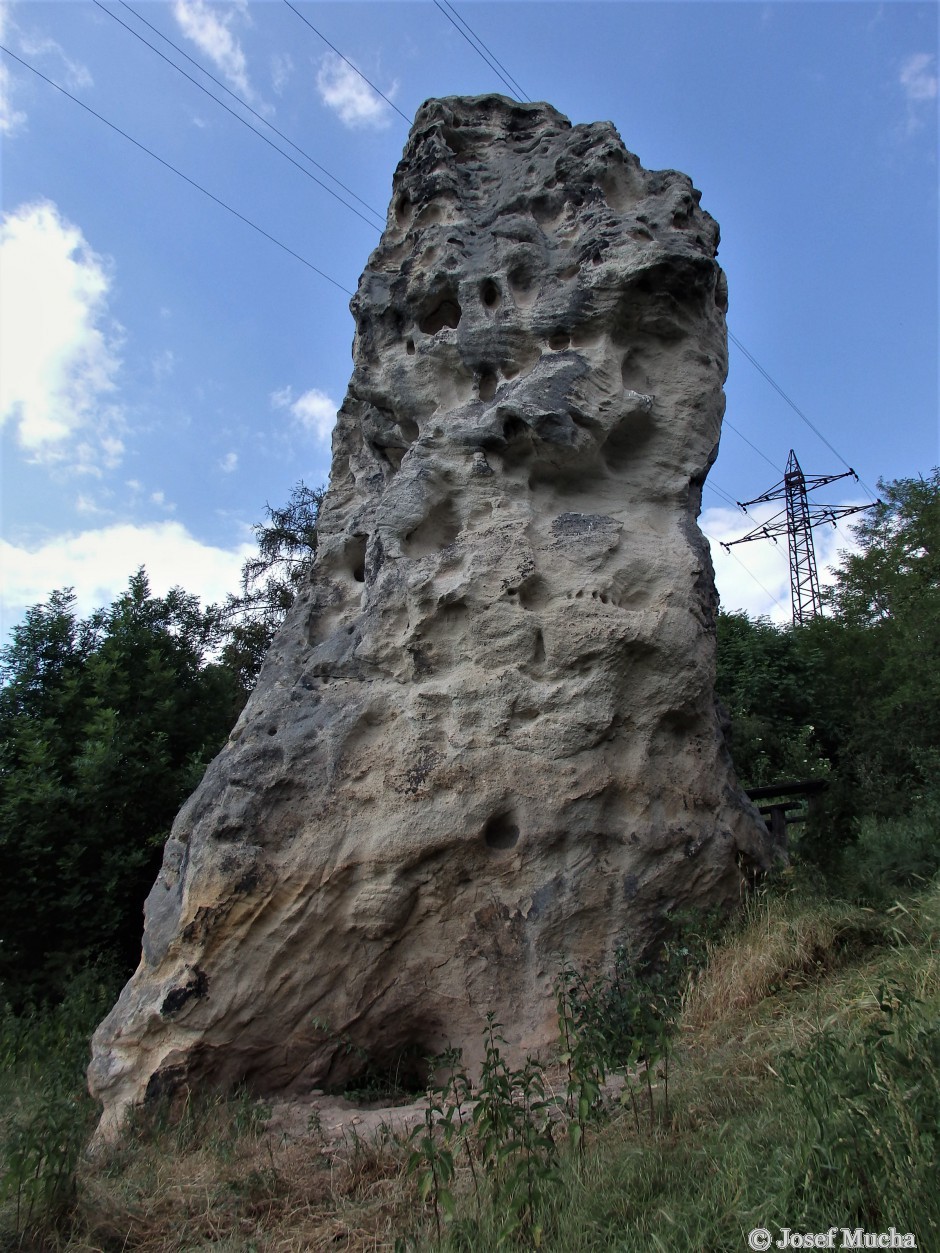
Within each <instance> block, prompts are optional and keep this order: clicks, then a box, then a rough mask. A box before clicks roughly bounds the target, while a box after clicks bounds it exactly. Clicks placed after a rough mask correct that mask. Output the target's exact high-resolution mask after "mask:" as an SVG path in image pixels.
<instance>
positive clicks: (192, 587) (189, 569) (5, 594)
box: [0, 522, 256, 635]
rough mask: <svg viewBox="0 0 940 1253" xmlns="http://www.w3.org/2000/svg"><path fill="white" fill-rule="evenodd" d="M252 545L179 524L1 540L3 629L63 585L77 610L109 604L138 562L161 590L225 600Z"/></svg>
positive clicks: (125, 526)
mask: <svg viewBox="0 0 940 1253" xmlns="http://www.w3.org/2000/svg"><path fill="white" fill-rule="evenodd" d="M255 548H256V546H255V545H254V544H253V543H243V544H240V545H239V546H237V547H236V548H232V549H227V548H217V547H215V546H214V545H212V544H204V543H202V542H200V541H199V540H197V539H196V538H195V537H194V536H192V535H190V533H189V532H188V531H187V530H186V528H185V527H184V526H182V525H181V524H180V523H179V522H157V523H150V524H148V525H145V526H135V525H132V524H130V523H123V524H116V525H114V526H107V527H102V528H100V529H98V530H88V531H81V532H79V533H78V534H66V535H57V536H54V537H53V538H51V539H48V540H46V541H45V542H44V543H43V544H41V545H40V546H38V547H26V546H22V547H19V546H17V545H14V544H10V543H7V542H6V541H5V540H0V566H2V567H3V573H4V577H3V584H2V591H0V629H2V631H3V633H4V635H5V634H6V632H7V631H8V630H9V629H10V628H11V627H12V626H13V625H14V624H15V623H16V622H17V621H18V620H19V619H21V618H22V616H23V613H24V612H25V610H26V609H27V608H29V606H31V605H35V604H39V603H40V602H42V601H45V600H47V599H48V597H49V593H50V592H52V591H54V590H56V589H58V588H64V587H73V588H74V589H75V593H76V596H77V606H76V607H77V611H78V613H79V614H81V615H87V614H89V613H91V612H92V611H93V610H94V609H97V608H98V607H99V606H101V605H107V604H110V603H111V601H112V600H114V598H115V597H116V596H117V595H119V593H120V592H122V591H124V589H125V588H126V587H127V580H128V578H129V577H130V575H131V574H133V573H134V571H135V570H136V569H137V568H138V567H139V566H141V565H143V566H146V568H147V575H148V577H149V579H150V585H151V588H152V589H153V592H154V594H155V595H157V596H163V595H165V594H166V593H167V592H168V591H169V589H170V588H171V587H175V586H181V587H183V588H185V590H186V591H187V592H192V593H195V594H196V595H198V596H199V597H200V598H201V599H202V601H203V603H204V604H210V603H212V602H218V601H222V600H224V599H225V595H226V593H227V592H236V591H237V590H238V586H239V578H240V575H241V567H242V563H243V562H244V561H245V559H246V558H247V557H248V556H250V555H251V554H252V553H254V552H255Z"/></svg>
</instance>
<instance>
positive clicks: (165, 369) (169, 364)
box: [150, 348, 176, 382]
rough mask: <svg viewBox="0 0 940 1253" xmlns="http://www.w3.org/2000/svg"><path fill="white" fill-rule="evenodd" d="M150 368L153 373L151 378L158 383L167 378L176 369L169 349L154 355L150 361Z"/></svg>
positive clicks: (174, 359)
mask: <svg viewBox="0 0 940 1253" xmlns="http://www.w3.org/2000/svg"><path fill="white" fill-rule="evenodd" d="M150 368H151V370H152V371H153V377H154V378H155V379H156V380H157V381H158V382H159V380H160V379H165V378H169V376H170V375H171V374H172V373H173V371H174V369H175V368H176V358H175V357H174V355H173V352H172V350H171V349H169V348H164V350H163V352H157V353H154V355H153V357H152V358H151V360H150Z"/></svg>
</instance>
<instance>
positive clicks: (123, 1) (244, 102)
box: [106, 0, 384, 221]
mask: <svg viewBox="0 0 940 1253" xmlns="http://www.w3.org/2000/svg"><path fill="white" fill-rule="evenodd" d="M119 3H120V4H122V5H123V6H124V8H125V9H127V11H128V12H129V13H133V15H134V17H136V18H137V20H138V22H142V23H143V24H144V26H147V27H149V28H150V30H152V31H153V33H154V34H155V35H159V36H160V38H161V39H162V40H163V41H164V42H165V43H168V44H169V45H170V47H171V48H174V49H175V50H176V51H177V52H178V53H179V54H180V56H181V57H185V58H186V60H187V61H188V62H189V63H190V65H195V67H196V69H197V70H199V72H200V73H201V74H205V76H206V78H208V79H211V81H212V82H213V83H215V85H216V86H217V87H221V88H222V90H223V91H224V92H226V93H227V94H228V95H229V96H231V97H232V99H233V100H237V101H238V103H239V104H240V105H241V106H242V108H244V109H247V110H248V112H249V113H251V114H252V115H253V116H254V117H256V118H257V119H258V121H259V122H262V123H263V124H264V125H265V126H266V127H267V128H268V130H271V131H274V133H275V135H277V136H279V137H280V138H281V139H283V140H284V142H285V143H286V144H290V146H291V147H292V148H293V149H294V151H295V152H299V153H300V155H301V156H302V157H303V158H304V159H305V160H307V161H309V162H310V164H311V165H314V166H316V168H317V169H318V170H319V171H320V173H321V174H325V175H326V176H327V178H330V179H332V180H333V182H334V183H335V184H336V186H337V187H342V189H343V191H345V192H346V193H347V194H348V195H350V196H352V198H353V200H357V201H358V202H359V204H361V205H362V207H363V208H364V209H368V210H369V212H370V213H374V214H375V216H376V217H377V218H379V220H380V221H384V216H383V214H381V213H380V212H379V210H378V209H376V208H374V207H373V206H372V205H370V204H368V203H367V202H366V201H365V200H363V199H362V197H361V196H357V195H356V193H355V192H354V191H353V189H352V188H351V187H347V186H346V184H345V183H343V182H341V181H340V180H339V179H338V178H337V177H336V175H335V174H331V173H330V171H329V170H328V169H327V168H326V166H325V165H321V164H320V162H319V161H317V160H315V159H314V158H313V157H312V156H311V155H310V153H309V152H305V151H304V149H303V148H301V147H300V145H299V144H295V143H294V141H293V140H292V139H290V138H289V137H288V136H287V135H285V134H284V132H283V131H280V130H278V128H277V127H276V126H275V125H274V123H273V122H269V121H268V119H267V118H266V117H265V116H264V115H263V114H261V113H259V112H258V110H257V109H253V108H252V107H251V105H250V104H249V103H248V101H247V100H243V99H242V97H241V96H240V95H238V93H237V92H234V91H232V89H231V88H230V87H226V85H225V83H223V82H222V80H221V79H219V78H216V77H215V75H214V74H213V73H211V72H210V71H209V70H207V69H206V67H205V66H204V65H200V64H199V62H198V61H197V60H196V59H195V58H194V57H191V56H190V55H189V53H188V52H186V51H185V50H184V49H183V48H181V47H180V46H179V44H176V43H174V42H173V40H172V39H170V37H169V36H168V35H164V33H163V31H162V30H159V29H158V28H157V27H156V26H154V24H153V23H152V22H148V21H147V19H146V18H145V17H144V16H143V14H142V13H138V12H137V10H136V9H134V8H132V7H131V6H130V5H129V4H128V3H127V0H119ZM106 12H107V10H106ZM129 29H130V27H128V30H129Z"/></svg>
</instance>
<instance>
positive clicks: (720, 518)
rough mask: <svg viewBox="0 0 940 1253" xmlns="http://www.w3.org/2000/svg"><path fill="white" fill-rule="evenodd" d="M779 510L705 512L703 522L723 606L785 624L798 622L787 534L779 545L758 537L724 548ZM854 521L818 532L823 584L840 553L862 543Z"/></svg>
mask: <svg viewBox="0 0 940 1253" xmlns="http://www.w3.org/2000/svg"><path fill="white" fill-rule="evenodd" d="M844 503H846V504H859V503H861V502H859V501H846V502H844ZM778 512H779V509H778V508H777V507H776V506H774V505H766V506H764V507H763V508H751V509H750V510H749V511H748V513H747V515H745V514H743V513H741V511H740V510H736V509H705V510H703V511H702V516H701V518H700V519H699V525H700V526H701V528H702V531H703V532H704V533H705V535H706V536H707V538H708V539H709V540H710V546H711V552H712V562H713V564H714V567H715V583H716V584H717V587H718V594H719V596H720V597H721V607H722V609H724V610H726V611H727V612H728V613H734V612H735V611H737V610H743V611H744V612H745V613H746V614H748V615H749V616H750V617H752V618H757V617H768V618H770V620H771V621H772V622H779V623H785V622H790V621H792V617H793V612H792V609H791V606H790V563H789V557H788V555H787V541H786V538H785V537H783V538H781V539H779V540H778V541H777V543H776V544H775V543H774V542H773V541H772V540H765V539H761V540H754V541H752V542H751V543H749V544H739V545H735V546H734V547H733V548H732V549H731V551H730V552H725V550H724V549H723V548H722V547H721V544H722V542H724V543H728V542H729V541H730V540H733V539H740V538H741V536H742V535H745V534H746V533H747V532H748V531H750V530H752V529H753V528H754V527H756V526H757V525H758V524H759V523H762V522H767V521H769V519H770V518H771V517H772V516H773V515H774V514H776V513H778ZM850 525H851V524H850V523H848V522H846V523H843V524H842V525H841V527H840V528H839V529H838V530H837V529H836V528H835V527H833V526H829V525H826V526H820V527H817V528H815V529H814V531H813V542H814V546H815V550H816V567H817V571H818V574H819V582H820V586H822V587H826V586H828V585H829V584H831V583H832V582H833V581H834V575H833V567H834V566H835V565H837V564H838V562H839V554H840V552H841V551H843V550H847V551H854V550H855V547H856V546H855V543H854V541H853V539H852V537H851V533H850V531H849V526H850Z"/></svg>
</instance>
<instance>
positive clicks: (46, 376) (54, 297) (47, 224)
mask: <svg viewBox="0 0 940 1253" xmlns="http://www.w3.org/2000/svg"><path fill="white" fill-rule="evenodd" d="M110 288H111V279H110V276H109V273H108V266H107V264H106V262H105V261H104V260H103V258H101V257H100V256H98V254H97V253H95V252H94V251H92V249H91V247H90V246H89V244H88V243H87V241H86V240H85V238H84V236H83V235H82V232H81V231H80V230H79V228H78V227H77V226H73V225H72V224H71V223H70V222H67V221H66V220H65V219H64V218H63V217H61V216H60V215H59V211H58V209H57V208H56V206H55V205H54V204H52V203H51V202H50V201H36V202H34V203H32V204H26V205H22V206H20V208H19V209H16V210H14V211H12V212H11V213H9V214H7V215H6V216H5V217H4V218H3V221H2V225H0V326H2V327H3V334H2V335H0V423H3V422H6V421H10V422H12V423H13V424H14V425H15V426H16V428H17V435H18V439H19V442H20V445H21V446H22V447H23V448H24V449H26V450H27V452H28V453H29V454H30V455H31V456H32V458H33V459H34V460H38V461H63V460H64V459H65V458H66V456H68V457H69V458H70V459H71V461H72V462H73V463H74V464H75V466H76V468H79V469H86V470H94V469H95V466H96V462H97V461H98V460H100V458H101V457H104V459H105V461H106V462H107V463H109V464H114V463H115V462H116V460H117V459H118V458H119V457H120V455H121V452H122V450H123V449H122V445H121V441H120V439H119V437H118V434H117V431H118V429H119V428H120V424H121V415H120V411H119V410H118V409H117V408H116V406H115V405H114V404H113V403H109V398H110V397H111V396H112V395H113V393H114V391H115V389H116V383H115V376H116V375H117V372H118V369H119V366H120V362H119V360H118V356H117V351H118V340H119V333H120V328H119V327H117V326H116V324H114V323H113V322H111V321H109V319H108V310H107V298H108V294H109V292H110ZM70 445H71V446H70Z"/></svg>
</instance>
